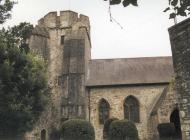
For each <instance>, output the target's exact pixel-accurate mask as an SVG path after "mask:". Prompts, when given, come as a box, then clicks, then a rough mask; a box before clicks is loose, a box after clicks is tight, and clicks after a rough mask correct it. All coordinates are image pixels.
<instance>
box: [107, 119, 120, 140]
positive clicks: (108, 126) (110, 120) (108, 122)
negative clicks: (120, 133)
mask: <svg viewBox="0 0 190 140" xmlns="http://www.w3.org/2000/svg"><path fill="white" fill-rule="evenodd" d="M116 120H118V119H117V118H110V119H108V120H106V122H105V124H104V129H103V138H104V139H107V138H108V133H109V128H110V124H111V123H112V122H113V121H116Z"/></svg>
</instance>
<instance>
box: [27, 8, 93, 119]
mask: <svg viewBox="0 0 190 140" xmlns="http://www.w3.org/2000/svg"><path fill="white" fill-rule="evenodd" d="M29 47H30V49H31V51H33V52H34V53H37V54H39V55H40V56H41V57H42V58H44V59H45V60H46V62H47V69H48V79H49V85H50V87H51V92H52V101H53V104H54V106H55V107H56V108H57V110H58V112H59V116H60V119H64V120H67V119H70V118H83V119H86V118H87V115H86V114H87V102H86V101H87V99H86V98H87V91H86V89H85V79H86V75H85V73H87V66H88V61H89V60H90V59H91V42H90V23H89V18H88V17H87V16H84V15H78V13H75V12H73V11H61V12H60V13H59V15H58V14H57V12H50V13H48V14H47V15H46V16H44V17H43V18H42V19H40V20H39V21H38V25H37V26H36V27H35V29H34V31H33V34H32V36H31V38H30V41H29Z"/></svg>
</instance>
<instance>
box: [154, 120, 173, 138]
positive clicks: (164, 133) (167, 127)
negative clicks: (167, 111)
mask: <svg viewBox="0 0 190 140" xmlns="http://www.w3.org/2000/svg"><path fill="white" fill-rule="evenodd" d="M157 129H158V132H159V136H160V138H170V137H172V136H173V135H174V133H175V126H174V124H173V123H162V124H159V125H158V127H157Z"/></svg>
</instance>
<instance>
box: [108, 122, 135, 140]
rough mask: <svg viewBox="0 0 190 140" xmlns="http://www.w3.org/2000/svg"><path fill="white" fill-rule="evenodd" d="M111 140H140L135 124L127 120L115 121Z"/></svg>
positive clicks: (111, 129)
mask: <svg viewBox="0 0 190 140" xmlns="http://www.w3.org/2000/svg"><path fill="white" fill-rule="evenodd" d="M109 140H138V131H137V128H136V126H135V124H134V123H133V122H131V121H127V120H116V121H113V122H112V123H111V125H110V129H109Z"/></svg>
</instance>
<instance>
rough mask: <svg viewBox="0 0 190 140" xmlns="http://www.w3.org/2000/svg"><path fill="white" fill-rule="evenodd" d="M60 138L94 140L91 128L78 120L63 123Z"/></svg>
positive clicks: (83, 121)
mask: <svg viewBox="0 0 190 140" xmlns="http://www.w3.org/2000/svg"><path fill="white" fill-rule="evenodd" d="M61 136H62V138H63V140H95V133H94V128H93V126H92V125H91V124H90V123H89V122H87V121H85V120H80V119H71V120H68V121H65V122H64V123H63V125H62V129H61Z"/></svg>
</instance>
